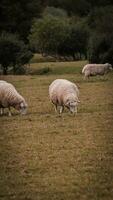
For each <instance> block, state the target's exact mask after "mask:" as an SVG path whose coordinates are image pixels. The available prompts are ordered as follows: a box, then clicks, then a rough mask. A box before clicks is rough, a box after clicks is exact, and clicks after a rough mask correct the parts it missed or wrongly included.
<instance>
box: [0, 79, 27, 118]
mask: <svg viewBox="0 0 113 200" xmlns="http://www.w3.org/2000/svg"><path fill="white" fill-rule="evenodd" d="M10 107H13V108H15V109H16V110H18V111H19V112H20V113H21V114H26V111H27V103H26V102H25V100H24V98H23V97H22V96H21V95H20V94H19V93H18V92H17V91H16V89H15V87H14V86H13V85H12V84H10V83H7V82H6V81H0V108H1V114H3V109H4V108H8V109H9V116H11V111H10Z"/></svg>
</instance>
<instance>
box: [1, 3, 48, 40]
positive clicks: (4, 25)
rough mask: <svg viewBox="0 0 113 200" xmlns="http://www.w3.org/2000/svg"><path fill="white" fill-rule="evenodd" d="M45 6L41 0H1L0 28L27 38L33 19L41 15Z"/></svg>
mask: <svg viewBox="0 0 113 200" xmlns="http://www.w3.org/2000/svg"><path fill="white" fill-rule="evenodd" d="M44 6H45V1H41V0H27V1H26V0H19V1H17V0H1V1H0V30H1V31H3V30H4V31H8V32H11V33H18V34H19V35H20V36H21V38H22V39H24V40H26V37H27V36H28V34H29V30H30V27H31V23H32V20H33V19H34V18H35V17H39V16H40V13H41V12H42V10H43V7H44Z"/></svg>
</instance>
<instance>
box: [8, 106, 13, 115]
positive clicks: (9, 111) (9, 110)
mask: <svg viewBox="0 0 113 200" xmlns="http://www.w3.org/2000/svg"><path fill="white" fill-rule="evenodd" d="M8 109H9V113H8V115H9V117H11V115H12V114H11V108H10V107H9V108H8Z"/></svg>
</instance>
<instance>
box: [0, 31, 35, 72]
mask: <svg viewBox="0 0 113 200" xmlns="http://www.w3.org/2000/svg"><path fill="white" fill-rule="evenodd" d="M31 57H32V53H31V51H30V50H29V49H28V47H27V46H26V45H25V44H24V42H23V41H22V40H19V38H18V37H17V35H14V34H10V33H2V34H1V35H0V64H1V67H2V70H3V74H5V75H6V74H7V72H8V68H10V67H11V66H13V73H14V74H15V73H16V70H17V68H19V69H20V66H23V65H24V64H26V63H28V62H29V60H30V59H31Z"/></svg>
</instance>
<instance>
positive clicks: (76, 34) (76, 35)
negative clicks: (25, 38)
mask: <svg viewBox="0 0 113 200" xmlns="http://www.w3.org/2000/svg"><path fill="white" fill-rule="evenodd" d="M29 41H30V44H31V46H32V47H33V48H34V49H35V50H36V51H39V52H41V53H42V54H43V53H46V54H50V55H54V56H55V55H56V56H58V55H62V56H68V57H69V56H72V57H73V59H76V57H75V54H79V56H80V55H84V56H86V55H87V42H88V30H87V28H86V27H85V25H82V24H81V23H79V24H72V23H71V21H70V20H69V19H67V18H65V19H64V18H59V17H57V18H56V17H52V16H48V17H47V16H46V17H44V18H43V19H40V20H36V22H35V23H34V24H33V26H32V29H31V34H30V36H29Z"/></svg>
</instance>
